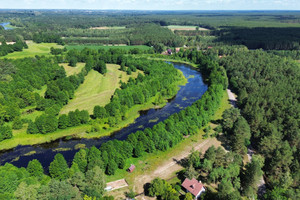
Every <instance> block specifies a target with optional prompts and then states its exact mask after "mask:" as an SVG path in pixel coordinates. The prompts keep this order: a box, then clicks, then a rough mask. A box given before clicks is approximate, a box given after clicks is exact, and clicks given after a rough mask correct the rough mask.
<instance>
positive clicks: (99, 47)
mask: <svg viewBox="0 0 300 200" xmlns="http://www.w3.org/2000/svg"><path fill="white" fill-rule="evenodd" d="M66 48H67V49H68V50H70V49H77V50H82V49H84V48H89V49H95V50H98V49H104V50H108V49H124V50H130V49H135V48H137V49H141V50H148V49H151V47H148V46H146V45H137V46H100V45H67V46H66Z"/></svg>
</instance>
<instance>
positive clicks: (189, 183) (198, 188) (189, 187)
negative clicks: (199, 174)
mask: <svg viewBox="0 0 300 200" xmlns="http://www.w3.org/2000/svg"><path fill="white" fill-rule="evenodd" d="M181 186H182V187H184V188H185V189H186V191H187V192H190V193H192V194H193V195H194V196H195V199H198V198H199V197H200V195H201V193H202V192H204V191H205V188H204V185H203V184H202V183H201V181H197V180H196V179H195V178H193V179H192V180H190V179H188V178H186V179H185V180H184V181H183V183H182V184H181Z"/></svg>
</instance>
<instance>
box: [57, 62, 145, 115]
mask: <svg viewBox="0 0 300 200" xmlns="http://www.w3.org/2000/svg"><path fill="white" fill-rule="evenodd" d="M106 66H107V73H106V75H102V74H100V73H99V72H97V71H95V70H91V71H90V72H89V73H88V75H87V76H86V77H85V81H84V82H83V84H81V85H80V86H79V88H78V89H77V90H76V92H75V96H74V98H73V99H72V100H71V101H70V102H69V103H68V104H67V105H65V106H64V107H63V108H62V110H61V111H60V114H66V113H68V112H69V111H74V110H76V109H79V110H87V111H88V112H89V113H90V114H93V109H94V107H95V106H96V105H100V106H105V105H106V104H107V103H109V102H110V98H111V96H112V95H113V94H114V92H115V90H116V89H117V88H119V87H120V83H119V82H120V81H121V80H122V81H123V82H127V81H128V79H129V77H133V78H136V77H137V75H138V73H139V71H137V72H133V73H132V75H130V76H129V75H127V74H126V72H123V71H120V70H119V68H120V66H118V65H114V64H107V65H106ZM71 68H72V67H71ZM68 73H70V71H69V72H67V74H68ZM140 73H141V72H140Z"/></svg>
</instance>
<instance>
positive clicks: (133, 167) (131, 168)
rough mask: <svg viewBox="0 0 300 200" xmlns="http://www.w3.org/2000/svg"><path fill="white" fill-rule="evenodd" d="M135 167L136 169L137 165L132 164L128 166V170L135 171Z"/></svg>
mask: <svg viewBox="0 0 300 200" xmlns="http://www.w3.org/2000/svg"><path fill="white" fill-rule="evenodd" d="M134 169H135V166H134V165H132V164H131V165H130V167H129V168H128V171H129V172H133V170H134Z"/></svg>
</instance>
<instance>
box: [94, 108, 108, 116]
mask: <svg viewBox="0 0 300 200" xmlns="http://www.w3.org/2000/svg"><path fill="white" fill-rule="evenodd" d="M93 113H94V114H93V116H94V118H99V119H103V118H105V117H106V110H105V108H104V107H102V106H95V107H94V112H93Z"/></svg>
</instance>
